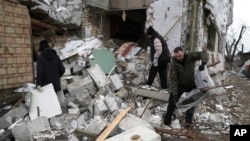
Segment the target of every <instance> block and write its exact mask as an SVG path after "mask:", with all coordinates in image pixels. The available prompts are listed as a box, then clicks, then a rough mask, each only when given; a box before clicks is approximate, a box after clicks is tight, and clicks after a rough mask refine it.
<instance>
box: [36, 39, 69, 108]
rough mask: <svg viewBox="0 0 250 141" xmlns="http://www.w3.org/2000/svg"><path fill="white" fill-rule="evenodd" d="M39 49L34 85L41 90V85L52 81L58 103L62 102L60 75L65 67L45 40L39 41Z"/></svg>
mask: <svg viewBox="0 0 250 141" xmlns="http://www.w3.org/2000/svg"><path fill="white" fill-rule="evenodd" d="M39 51H40V52H41V53H40V55H39V56H38V58H37V79H36V87H37V88H38V90H40V91H42V88H41V87H42V86H45V85H47V84H49V83H52V84H53V86H54V89H55V92H56V93H57V96H58V99H59V101H60V104H63V103H64V95H63V92H62V90H61V83H60V77H61V76H62V75H63V74H64V72H65V67H64V65H63V64H62V62H61V60H60V58H59V56H58V55H57V53H56V51H55V50H54V49H51V48H50V46H49V44H48V41H47V40H45V39H44V40H42V41H40V46H39Z"/></svg>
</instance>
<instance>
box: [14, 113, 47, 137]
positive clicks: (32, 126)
mask: <svg viewBox="0 0 250 141" xmlns="http://www.w3.org/2000/svg"><path fill="white" fill-rule="evenodd" d="M39 131H51V128H50V125H49V121H48V119H47V118H46V117H38V118H36V119H34V120H31V121H28V122H27V123H24V124H22V125H19V126H16V127H15V128H13V129H12V130H11V132H12V134H13V136H14V137H15V139H16V140H21V141H29V140H30V139H31V138H32V134H33V133H35V132H39Z"/></svg>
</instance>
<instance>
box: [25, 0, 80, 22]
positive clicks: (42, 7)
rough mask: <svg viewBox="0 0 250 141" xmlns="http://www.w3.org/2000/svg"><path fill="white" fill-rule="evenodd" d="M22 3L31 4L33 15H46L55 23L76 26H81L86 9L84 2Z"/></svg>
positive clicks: (48, 0) (47, 0) (33, 0)
mask: <svg viewBox="0 0 250 141" xmlns="http://www.w3.org/2000/svg"><path fill="white" fill-rule="evenodd" d="M21 3H29V6H31V7H30V8H31V12H32V13H33V14H34V13H36V14H41V13H44V14H47V15H48V16H49V17H50V18H52V19H54V22H55V21H56V22H59V23H62V24H73V25H76V26H80V25H81V22H82V20H81V16H82V9H83V8H84V7H85V3H84V2H83V1H82V0H21ZM38 18H39V17H38ZM40 18H42V17H40Z"/></svg>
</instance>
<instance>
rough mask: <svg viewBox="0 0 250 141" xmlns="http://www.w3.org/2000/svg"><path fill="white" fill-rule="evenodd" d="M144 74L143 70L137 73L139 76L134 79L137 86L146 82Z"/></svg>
mask: <svg viewBox="0 0 250 141" xmlns="http://www.w3.org/2000/svg"><path fill="white" fill-rule="evenodd" d="M144 77H145V76H144V74H143V72H138V73H137V77H136V78H135V79H134V80H133V81H132V83H133V84H134V85H136V86H138V85H140V84H142V83H145V79H144Z"/></svg>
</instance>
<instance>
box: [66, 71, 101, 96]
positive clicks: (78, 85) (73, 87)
mask: <svg viewBox="0 0 250 141" xmlns="http://www.w3.org/2000/svg"><path fill="white" fill-rule="evenodd" d="M67 89H68V91H69V93H70V95H76V94H78V93H79V94H81V93H82V92H83V91H84V90H88V92H89V93H90V95H94V94H95V93H96V91H97V88H96V87H95V85H94V82H93V81H92V79H91V78H90V77H89V76H88V77H85V78H83V79H80V80H78V81H76V82H73V83H71V84H69V85H68V86H67Z"/></svg>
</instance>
